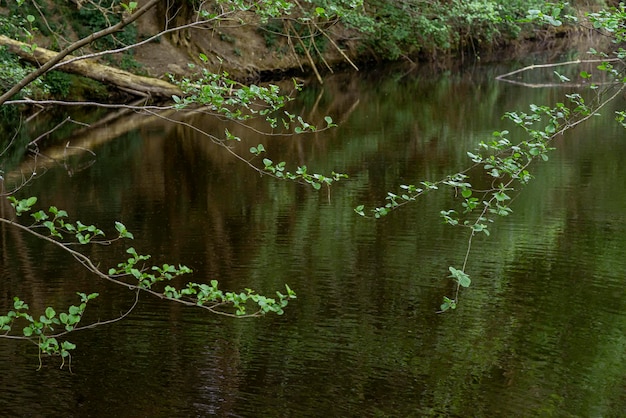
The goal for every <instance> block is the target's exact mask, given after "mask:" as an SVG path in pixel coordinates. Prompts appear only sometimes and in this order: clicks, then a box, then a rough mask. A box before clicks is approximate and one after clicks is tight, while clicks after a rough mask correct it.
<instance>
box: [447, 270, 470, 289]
mask: <svg viewBox="0 0 626 418" xmlns="http://www.w3.org/2000/svg"><path fill="white" fill-rule="evenodd" d="M448 270H450V273H451V274H450V276H448V277H452V278H454V279H455V280H456V281H457V283H458V284H459V285H461V286H463V287H469V286H470V284H471V283H472V281H471V279H470V277H469V275H467V274H466V273H465V272H464V271H463V270H457V269H455V268H454V267H452V266H450V267H448Z"/></svg>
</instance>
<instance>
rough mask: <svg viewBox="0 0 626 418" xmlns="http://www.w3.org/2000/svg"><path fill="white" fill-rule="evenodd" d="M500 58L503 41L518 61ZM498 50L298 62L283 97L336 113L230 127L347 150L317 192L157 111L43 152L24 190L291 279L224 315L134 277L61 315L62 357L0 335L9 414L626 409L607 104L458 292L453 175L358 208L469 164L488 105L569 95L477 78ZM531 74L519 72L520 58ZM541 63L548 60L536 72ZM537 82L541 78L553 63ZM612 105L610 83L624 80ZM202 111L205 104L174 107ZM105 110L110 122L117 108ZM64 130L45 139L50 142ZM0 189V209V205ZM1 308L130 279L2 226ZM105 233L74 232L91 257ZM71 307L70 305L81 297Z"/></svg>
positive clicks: (320, 162)
mask: <svg viewBox="0 0 626 418" xmlns="http://www.w3.org/2000/svg"><path fill="white" fill-rule="evenodd" d="M513 65H520V64H519V63H516V64H513ZM512 68H516V67H511V66H496V65H493V64H492V65H479V64H475V65H470V66H467V67H464V68H459V69H456V70H448V71H435V70H430V71H417V70H413V71H410V70H407V69H406V68H404V69H398V70H394V69H384V70H383V69H381V70H372V71H370V72H368V74H367V75H358V74H354V73H350V74H338V75H336V76H333V77H329V78H328V80H327V81H326V82H325V84H324V86H323V87H321V86H316V85H310V86H308V87H307V88H306V89H305V91H304V92H303V93H302V94H301V96H299V98H298V100H296V101H295V102H294V103H292V104H291V105H290V109H291V110H292V111H298V112H301V113H302V114H303V115H304V116H305V117H307V118H308V119H309V120H311V121H313V122H315V123H320V122H321V120H322V118H323V116H324V115H327V114H328V115H331V116H332V117H333V119H335V120H336V121H340V122H341V126H340V127H339V128H337V129H334V130H331V131H325V132H323V133H319V134H313V135H307V136H302V137H286V138H281V137H264V136H256V135H253V134H252V133H251V132H246V131H245V130H238V129H237V128H236V127H232V129H233V132H235V133H237V134H239V135H240V136H241V137H242V138H243V141H242V144H240V145H236V148H237V149H238V150H240V151H242V152H245V150H247V149H248V148H249V147H250V146H253V145H257V144H258V143H263V144H264V146H265V148H266V149H268V155H267V156H268V157H269V158H271V159H273V160H274V161H280V160H285V161H287V162H288V163H289V164H293V166H295V165H296V164H306V165H307V166H308V167H309V170H310V171H311V172H321V173H330V172H331V171H332V170H335V171H339V172H345V173H347V174H349V176H350V178H349V179H348V180H346V181H342V182H341V183H339V184H337V185H335V186H333V188H332V190H331V193H330V197H329V196H328V194H327V193H326V192H325V191H323V192H316V191H314V190H313V189H311V188H308V187H305V186H300V185H295V184H290V183H285V182H280V181H276V180H273V179H270V178H268V177H264V176H263V177H262V176H259V174H258V173H256V172H254V171H253V170H251V169H250V168H248V167H247V166H246V165H245V164H242V163H241V162H238V161H236V160H235V159H233V158H232V157H231V156H229V155H228V153H226V152H224V150H222V149H220V147H218V146H216V145H215V144H213V143H211V142H210V141H208V140H207V139H206V138H205V137H201V136H198V135H196V134H194V132H193V131H191V130H189V129H185V128H182V127H173V126H172V125H171V124H166V123H163V122H159V121H151V122H150V123H148V124H143V125H141V126H139V127H138V128H137V129H134V130H132V131H130V132H128V133H125V134H123V135H122V136H119V137H116V138H115V139H113V140H107V141H102V142H100V143H98V144H94V145H92V146H91V147H90V149H91V150H92V151H93V152H94V153H95V154H96V157H95V158H92V157H91V156H90V155H87V154H79V156H78V157H57V164H53V165H48V169H47V171H46V172H45V174H44V175H42V176H41V178H40V179H39V180H37V181H36V182H34V183H32V184H31V185H30V186H29V187H28V188H26V189H24V190H22V192H21V194H22V195H24V196H26V195H37V196H39V199H40V201H41V202H42V203H43V204H44V205H50V204H54V205H56V206H58V207H60V208H63V209H65V210H67V211H68V212H69V213H70V214H71V215H72V216H76V217H77V218H78V219H81V220H82V221H83V222H85V223H87V222H89V223H96V224H98V225H99V226H101V227H103V229H105V230H106V231H107V232H108V233H109V234H113V223H114V221H115V220H119V221H122V222H123V223H124V224H125V225H126V226H127V227H128V229H129V230H131V231H132V232H133V233H134V234H135V237H136V239H135V240H134V241H133V242H132V243H131V244H130V245H133V246H134V247H135V248H137V249H138V251H139V252H141V253H144V254H151V255H152V260H151V261H152V262H154V263H155V264H162V263H164V262H169V263H182V264H186V265H188V266H190V267H191V268H193V269H194V275H193V277H190V278H189V280H194V281H203V280H207V281H208V280H210V279H218V280H219V281H220V283H221V284H222V286H223V287H225V288H226V289H232V290H239V289H242V288H245V287H251V288H253V289H256V290H257V291H259V292H261V293H267V294H270V293H273V292H274V291H275V290H282V289H283V286H284V284H285V283H288V284H289V286H291V287H292V288H293V289H294V290H295V291H296V292H297V294H298V299H297V300H295V301H293V302H292V303H291V304H290V305H289V307H288V308H287V309H286V312H285V315H284V316H280V317H278V316H268V317H266V318H262V319H246V320H236V319H231V318H224V317H217V316H212V315H210V314H207V313H206V312H203V311H199V310H195V309H193V308H184V307H181V306H177V305H176V304H173V303H167V302H164V301H161V300H155V299H152V298H150V297H142V299H141V301H140V303H139V306H138V307H137V309H136V310H135V311H134V312H133V313H132V314H131V315H130V316H129V317H128V318H127V319H125V320H124V321H122V322H119V323H116V324H113V325H110V326H106V327H101V328H97V329H94V330H89V331H84V332H82V333H79V334H76V335H73V336H72V338H71V341H73V342H75V343H76V344H77V345H78V348H77V350H75V352H74V354H73V357H72V373H70V372H69V371H68V370H67V367H66V368H65V369H64V370H59V369H58V366H59V364H60V363H59V362H58V359H44V363H43V364H44V365H43V368H42V369H41V370H40V371H37V370H36V369H37V367H38V364H39V361H38V359H37V352H36V349H35V347H34V346H32V345H30V344H26V343H21V344H20V343H16V342H13V341H7V340H0V351H1V352H2V355H1V356H0V368H1V369H2V370H3V373H2V374H0V376H1V377H0V382H1V383H2V387H3V392H2V394H1V395H0V405H2V410H3V413H4V414H6V415H7V416H94V417H97V416H129V417H144V416H145V417H158V416H164V417H165V416H209V415H218V416H242V417H243V416H245V417H251V416H270V417H295V416H298V417H304V416H311V417H317V416H346V417H347V416H372V417H387V416H389V417H391V416H395V417H404V416H407V417H408V416H485V417H492V416H619V415H620V413H621V412H622V411H624V410H626V390H625V389H626V372H625V371H624V366H623V365H624V364H625V362H624V353H625V348H626V347H625V346H626V337H625V331H626V306H625V302H624V285H623V282H624V277H625V273H626V262H625V261H624V256H623V255H624V252H625V250H626V238H625V237H626V215H624V213H626V212H625V210H624V209H625V208H626V193H625V190H626V187H625V186H626V184H625V183H626V168H624V164H623V161H624V159H625V158H626V147H625V146H624V143H623V135H624V132H623V128H621V127H619V126H618V125H617V124H616V123H614V122H613V117H612V112H613V110H615V109H614V108H609V109H605V110H604V111H603V112H602V113H603V116H602V117H598V118H596V119H594V120H592V121H591V122H590V123H588V124H587V125H585V126H584V127H580V128H577V129H576V130H574V131H572V132H569V133H568V134H567V135H566V136H565V137H563V138H562V139H560V140H559V141H558V143H557V144H556V147H557V150H556V151H554V152H553V153H552V154H551V158H550V161H549V162H547V163H543V164H538V165H536V166H534V167H533V172H534V174H535V175H536V179H535V180H534V181H533V182H532V183H531V184H530V185H529V186H528V187H527V188H526V189H525V190H524V191H523V192H522V193H521V194H519V196H517V197H516V199H515V201H514V202H513V204H512V208H513V210H514V213H513V216H510V217H509V218H507V219H501V220H498V223H497V224H496V225H494V227H493V230H492V234H491V236H490V237H489V238H486V237H480V238H478V239H476V240H475V242H474V246H473V249H472V251H473V252H472V257H471V259H470V263H469V265H468V270H467V271H468V273H469V274H470V275H471V276H472V278H473V284H472V286H471V287H470V288H469V289H467V290H463V291H462V293H461V295H460V298H461V299H460V305H459V307H458V309H457V310H456V311H454V312H451V313H446V314H443V315H442V314H437V313H436V311H437V310H438V307H439V304H440V303H441V300H442V297H443V296H444V295H449V296H451V295H452V292H453V290H454V286H453V284H452V283H451V282H450V280H449V279H448V278H447V276H448V266H450V265H455V266H459V264H460V263H462V260H463V256H464V254H465V251H466V248H467V241H466V235H465V234H463V232H462V231H460V230H455V229H453V228H450V227H449V226H446V225H443V224H442V223H441V221H440V218H439V216H438V213H439V211H441V210H445V209H450V208H452V207H453V205H454V203H453V199H452V197H453V196H451V195H450V193H448V192H443V193H436V194H430V195H427V196H425V197H424V198H423V199H422V200H421V201H419V202H417V203H414V204H412V205H409V206H407V207H405V208H404V209H402V210H400V211H398V212H396V213H394V214H392V215H391V216H389V217H387V218H385V219H382V220H379V221H374V220H368V219H363V218H360V217H358V216H356V215H355V214H354V212H353V208H354V207H355V206H356V205H358V204H365V205H368V206H373V205H377V204H381V203H384V197H385V195H386V193H387V192H388V191H396V190H397V188H398V186H399V185H400V184H406V183H418V182H419V181H421V180H425V179H427V180H438V179H440V178H441V177H442V176H444V175H446V174H449V173H452V172H455V171H458V170H460V169H462V168H464V167H465V166H466V165H467V164H468V162H469V160H468V159H467V157H466V152H467V151H468V150H473V149H474V148H475V146H476V144H477V143H478V142H479V141H481V140H488V139H489V138H490V136H491V133H492V132H493V131H494V130H502V129H510V130H511V131H512V135H511V139H516V138H517V139H519V136H515V135H517V132H515V131H514V129H513V127H512V126H511V125H510V124H509V123H507V122H506V121H503V120H502V119H501V116H502V114H503V112H504V111H507V110H526V109H527V106H528V104H529V103H538V104H552V103H554V102H555V101H557V100H564V99H563V94H564V93H567V92H568V91H569V90H567V89H564V88H552V89H547V88H544V89H541V88H540V89H532V88H528V87H524V86H519V85H511V84H506V83H498V82H495V81H494V77H495V76H496V75H497V74H500V73H503V72H506V71H510V70H511V69H512ZM535 76H538V77H540V78H541V77H546V75H545V74H544V75H537V74H535V75H534V76H533V77H535ZM547 76H548V77H549V75H547ZM550 81H551V82H552V81H553V80H550ZM615 105H616V106H619V105H623V102H618V103H616V104H615ZM188 121H190V122H192V123H194V124H195V125H196V126H199V127H201V128H203V129H205V130H208V131H211V132H215V133H218V134H219V133H220V132H221V131H222V130H223V125H222V124H220V123H217V122H215V121H214V120H212V119H209V118H203V117H195V118H192V119H190V120H188ZM111 129H113V127H112V128H111ZM61 143H62V142H61ZM2 210H7V208H6V207H5V208H3V209H2ZM0 233H1V237H2V244H1V245H2V257H3V258H2V260H3V261H2V270H1V271H0V273H1V275H0V277H2V284H0V292H2V300H3V302H2V305H1V306H2V308H3V309H5V310H6V309H7V306H8V304H9V303H10V301H11V298H12V297H13V296H14V295H19V296H20V297H21V298H22V299H24V300H26V301H28V303H29V304H30V305H31V308H32V309H33V310H37V309H39V310H43V309H44V308H45V306H48V305H54V306H59V307H62V306H67V305H68V304H71V303H76V302H77V301H76V299H75V296H74V292H75V291H83V292H96V291H97V292H100V293H101V295H102V296H101V297H100V298H99V299H97V300H96V301H95V302H94V303H93V307H91V308H89V312H88V314H87V315H88V317H89V319H92V320H93V319H108V318H112V317H115V316H116V315H118V314H119V313H120V312H122V311H123V310H124V309H125V308H127V307H128V306H130V305H131V304H132V301H133V296H132V294H129V293H128V292H126V291H124V290H123V289H119V288H116V287H115V286H113V285H111V284H109V283H103V282H101V281H98V279H96V278H95V277H93V276H91V275H89V274H87V273H86V272H85V271H84V270H82V269H81V268H80V266H79V265H77V263H76V262H75V261H74V260H72V259H71V258H70V257H69V256H67V255H66V254H63V253H61V252H59V251H57V250H56V249H54V248H50V247H49V246H47V245H45V244H44V243H42V242H37V241H33V240H32V239H30V237H27V236H23V235H20V234H18V233H17V232H16V231H12V230H9V229H7V228H2V229H0ZM123 250H124V246H123V245H114V246H110V247H98V246H96V247H91V248H88V249H87V250H86V251H87V252H88V253H89V254H90V255H91V256H92V257H93V259H94V260H97V261H98V262H100V263H101V264H102V265H103V266H106V267H109V266H112V265H115V264H116V263H117V262H119V260H120V258H121V257H123ZM86 319H87V318H86Z"/></svg>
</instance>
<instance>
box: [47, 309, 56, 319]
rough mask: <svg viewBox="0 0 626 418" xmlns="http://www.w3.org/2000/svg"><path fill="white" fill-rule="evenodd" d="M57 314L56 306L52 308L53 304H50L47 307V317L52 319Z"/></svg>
mask: <svg viewBox="0 0 626 418" xmlns="http://www.w3.org/2000/svg"><path fill="white" fill-rule="evenodd" d="M56 314H57V313H56V312H55V310H54V308H52V307H51V306H48V307H47V308H46V318H48V319H52V318H54V317H55V316H56Z"/></svg>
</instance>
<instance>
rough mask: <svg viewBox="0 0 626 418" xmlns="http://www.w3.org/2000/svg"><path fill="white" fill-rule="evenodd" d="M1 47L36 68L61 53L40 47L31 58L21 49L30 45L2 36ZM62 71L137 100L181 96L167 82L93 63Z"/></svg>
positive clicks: (76, 63) (73, 64) (83, 62)
mask: <svg viewBox="0 0 626 418" xmlns="http://www.w3.org/2000/svg"><path fill="white" fill-rule="evenodd" d="M0 45H3V46H7V47H8V48H9V50H10V51H11V52H13V53H14V54H17V55H19V56H20V57H21V58H22V59H24V60H27V61H30V62H32V63H34V64H35V65H43V64H45V63H46V62H48V61H50V60H51V59H52V58H54V57H55V56H57V55H58V52H55V51H50V50H49V49H45V48H41V47H37V48H36V49H35V51H34V52H33V53H32V54H31V53H30V52H27V51H25V50H24V49H22V47H23V46H25V47H29V45H28V44H24V43H22V42H19V41H15V40H13V39H11V38H7V37H6V36H3V35H0ZM27 49H28V48H27ZM71 58H73V57H72V56H71V55H68V56H67V57H66V58H65V60H68V59H71ZM61 71H65V72H68V73H73V74H79V75H82V76H84V77H88V78H92V79H94V80H97V81H100V82H103V83H107V84H112V85H114V86H116V87H118V88H119V89H121V90H124V91H126V92H129V93H131V94H133V95H135V96H153V97H157V98H170V97H172V95H180V94H181V91H180V89H179V88H178V87H176V86H175V85H173V84H170V83H168V82H167V81H163V80H159V79H157V78H150V77H143V76H139V75H135V74H132V73H129V72H127V71H123V70H120V69H118V68H114V67H109V66H106V65H102V64H98V63H96V62H93V61H91V60H78V61H74V62H71V63H69V64H65V65H63V66H62V67H61Z"/></svg>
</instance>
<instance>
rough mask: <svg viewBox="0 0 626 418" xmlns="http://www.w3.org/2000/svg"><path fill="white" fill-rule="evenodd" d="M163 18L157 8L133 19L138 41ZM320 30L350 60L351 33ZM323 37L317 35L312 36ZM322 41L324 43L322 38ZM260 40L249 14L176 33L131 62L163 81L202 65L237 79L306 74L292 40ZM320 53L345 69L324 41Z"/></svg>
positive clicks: (343, 61) (305, 61)
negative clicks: (202, 55) (170, 75)
mask: <svg viewBox="0 0 626 418" xmlns="http://www.w3.org/2000/svg"><path fill="white" fill-rule="evenodd" d="M163 28H164V24H163V17H162V16H161V17H159V13H158V10H157V9H154V10H152V11H151V12H149V14H148V15H147V16H144V17H142V19H139V21H138V29H139V38H140V39H145V38H148V37H149V36H152V35H154V34H156V33H158V32H159V31H161V30H163ZM325 32H326V33H327V34H328V35H329V36H331V37H332V38H333V42H336V43H337V44H341V45H342V51H343V53H344V54H346V55H347V56H349V57H350V58H352V59H354V57H355V56H356V53H355V50H354V49H355V47H354V43H352V42H350V41H349V37H350V36H352V35H353V34H352V33H351V31H349V30H347V29H345V28H341V27H339V26H335V27H331V28H327V29H326V30H325ZM318 36H320V37H324V35H322V34H318ZM325 41H327V40H325ZM267 43H268V41H267V40H266V38H265V37H264V36H263V31H262V30H261V29H260V25H259V22H258V21H255V17H254V16H253V15H251V14H244V13H242V14H240V15H238V16H236V19H229V20H228V21H226V22H222V23H221V24H220V25H219V26H216V27H213V28H197V29H188V30H185V31H183V32H181V33H174V34H169V35H166V36H163V37H161V38H160V39H159V40H158V41H153V42H150V43H148V44H145V45H143V46H141V47H139V48H137V49H136V51H135V59H136V60H137V61H138V62H139V63H140V64H141V65H142V67H143V70H145V71H146V72H147V73H148V75H151V76H154V77H165V74H166V73H172V74H177V75H183V74H188V73H189V72H190V71H191V70H190V68H189V66H188V64H189V63H194V64H196V65H200V66H204V67H207V69H209V70H211V71H214V72H216V71H227V72H228V73H229V74H231V76H232V77H234V78H236V79H240V80H254V79H259V78H261V77H264V78H266V77H267V76H268V74H270V73H271V74H277V73H284V72H289V71H292V70H297V71H307V72H310V71H311V69H312V66H311V64H310V61H309V59H308V58H307V56H306V55H305V54H303V53H302V49H301V48H300V51H301V53H300V54H298V53H296V52H295V50H296V48H297V46H296V44H297V43H298V41H297V39H295V38H293V37H292V38H291V39H289V38H287V37H284V36H282V37H281V36H278V35H274V36H273V39H272V45H271V48H270V47H268V45H267ZM326 44H327V45H326V48H325V50H324V51H323V57H324V61H326V63H328V65H330V66H337V65H345V64H346V63H347V61H346V59H345V57H344V56H343V55H342V54H341V52H339V51H338V50H337V48H335V47H334V46H333V44H332V43H330V42H326ZM201 53H202V54H205V55H206V56H207V58H208V62H207V63H202V62H201V61H200V59H199V55H200V54H201ZM311 55H312V56H313V59H314V60H315V61H316V66H317V67H318V68H319V69H320V71H327V69H326V67H325V65H326V64H324V61H322V60H320V59H319V54H317V52H316V51H315V50H314V49H312V48H311Z"/></svg>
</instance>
